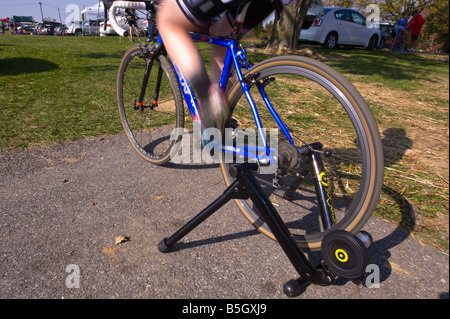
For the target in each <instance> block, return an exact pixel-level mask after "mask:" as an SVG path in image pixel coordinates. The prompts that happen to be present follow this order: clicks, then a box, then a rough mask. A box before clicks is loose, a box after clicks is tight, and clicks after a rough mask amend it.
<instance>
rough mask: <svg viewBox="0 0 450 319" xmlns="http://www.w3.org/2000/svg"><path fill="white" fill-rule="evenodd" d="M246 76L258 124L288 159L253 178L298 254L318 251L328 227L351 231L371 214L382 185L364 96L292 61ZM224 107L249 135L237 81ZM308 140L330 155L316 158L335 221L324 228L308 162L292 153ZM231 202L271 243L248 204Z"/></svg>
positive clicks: (300, 60) (309, 63) (333, 76)
mask: <svg viewBox="0 0 450 319" xmlns="http://www.w3.org/2000/svg"><path fill="white" fill-rule="evenodd" d="M246 76H247V77H248V78H249V77H250V76H251V78H254V79H255V81H254V82H253V86H252V88H251V89H250V92H251V94H252V97H253V99H254V100H255V103H256V106H257V108H258V113H259V116H260V119H261V122H262V126H263V127H264V128H266V129H267V130H268V129H269V128H278V145H277V146H278V152H279V153H280V152H283V153H284V154H286V155H287V156H285V158H286V157H288V158H289V161H288V162H287V163H284V164H283V165H282V164H280V165H279V166H278V170H277V171H276V173H272V174H256V175H255V177H256V179H257V180H258V182H259V183H260V185H261V187H262V188H263V190H264V192H265V193H266V196H267V197H268V198H269V199H270V201H271V202H272V203H273V205H274V206H275V208H276V210H277V211H278V213H279V214H280V216H281V218H282V219H283V220H284V222H285V223H286V226H288V228H289V230H290V231H291V233H292V234H293V237H294V239H295V240H296V242H297V243H298V244H299V246H300V247H302V248H303V249H309V250H320V249H321V243H322V240H323V238H324V236H325V235H326V234H327V233H329V232H330V231H332V230H336V229H343V230H346V231H348V232H352V233H357V232H358V231H359V230H360V229H361V228H362V227H363V226H364V224H365V223H366V222H367V220H368V219H369V217H370V216H371V214H372V212H373V211H374V209H375V207H376V204H377V202H378V199H379V195H380V191H381V186H382V181H383V151H382V145H381V139H380V135H379V132H378V127H377V125H376V123H375V120H374V118H373V116H372V114H371V112H370V110H369V108H368V106H367V104H366V103H365V101H364V99H363V98H362V97H361V95H360V94H359V93H358V92H357V91H356V89H355V88H354V87H353V86H352V85H351V84H350V83H349V82H348V81H347V80H346V79H345V78H344V77H343V76H342V75H340V74H339V73H337V72H336V71H335V70H333V69H331V68H329V67H328V66H326V65H325V64H323V63H320V62H318V61H315V60H312V59H308V58H304V57H299V56H288V57H286V56H285V57H279V58H272V59H269V60H266V61H263V62H261V63H260V64H258V65H256V66H254V67H253V68H252V69H250V70H249V71H248V72H247V73H246ZM249 82H250V81H249ZM256 83H265V88H264V91H265V92H266V94H267V96H268V97H269V99H270V102H271V103H272V105H273V107H274V109H275V111H276V112H277V114H278V115H279V117H280V118H281V119H282V122H283V123H284V124H285V125H286V126H287V128H288V130H289V132H290V135H291V136H292V140H291V141H290V140H289V139H288V137H287V136H284V134H283V133H282V131H281V130H280V128H279V126H278V124H277V122H276V121H275V120H274V117H273V116H272V114H271V113H270V112H269V111H268V110H267V107H266V105H265V101H264V99H263V98H261V95H260V94H259V91H258V88H257V87H256V86H257V85H255V84H256ZM228 103H229V105H230V107H231V109H232V110H233V118H234V119H238V121H239V122H240V124H241V127H240V128H239V129H240V130H243V131H247V132H248V131H253V132H255V131H257V130H256V127H253V126H252V125H253V124H252V123H254V122H255V121H254V120H253V119H252V112H251V111H250V109H249V107H248V102H247V100H246V98H245V95H244V94H243V90H242V88H241V86H240V84H239V83H237V84H236V85H235V86H234V87H233V88H232V89H231V90H230V92H229V94H228ZM267 139H268V140H269V138H267ZM316 142H319V143H321V144H323V146H324V147H323V150H324V153H323V154H322V155H326V154H328V155H329V154H330V153H331V156H329V157H327V156H322V159H323V162H324V166H325V170H326V177H327V178H328V182H327V184H328V186H327V187H328V189H329V190H330V191H329V193H328V194H327V195H326V196H328V197H329V198H330V200H332V201H333V203H334V211H335V215H336V219H337V222H336V224H335V225H334V226H333V227H331V228H329V229H324V227H323V225H322V220H321V217H320V212H319V209H318V206H319V202H318V199H317V196H316V190H315V186H314V185H315V180H314V179H313V178H314V172H313V171H312V170H311V165H310V163H308V159H307V158H305V157H304V156H302V155H300V154H299V155H298V156H296V155H297V154H295V152H296V151H298V150H299V149H300V148H301V147H303V149H304V146H305V145H306V144H308V145H312V144H313V143H316ZM270 147H275V145H270ZM230 165H231V164H230V163H226V162H225V163H222V164H221V167H222V173H223V175H224V179H225V182H226V184H227V185H230V184H231V183H232V182H233V178H232V177H231V175H230V173H229V166H230ZM321 182H326V180H321ZM297 185H298V186H297ZM287 194H289V195H290V196H286V195H287ZM236 203H237V205H238V207H239V208H240V210H241V211H242V212H243V214H244V215H245V217H247V218H248V219H249V221H250V222H251V223H252V224H253V225H254V226H255V227H256V228H258V229H259V230H260V231H261V232H263V233H264V234H266V235H267V236H269V237H271V238H273V239H274V236H273V234H272V233H271V231H270V229H269V228H268V226H267V224H266V223H265V222H264V220H263V219H262V218H261V216H260V214H259V212H258V210H257V209H256V208H255V207H254V206H253V203H252V202H251V201H249V200H244V199H237V200H236Z"/></svg>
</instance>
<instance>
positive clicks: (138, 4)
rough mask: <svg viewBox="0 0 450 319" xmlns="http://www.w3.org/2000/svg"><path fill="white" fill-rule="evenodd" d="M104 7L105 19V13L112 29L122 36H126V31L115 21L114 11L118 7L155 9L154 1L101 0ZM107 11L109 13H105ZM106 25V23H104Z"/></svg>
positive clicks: (153, 10)
mask: <svg viewBox="0 0 450 319" xmlns="http://www.w3.org/2000/svg"><path fill="white" fill-rule="evenodd" d="M102 1H103V5H104V8H105V21H106V20H107V17H106V16H107V15H108V16H109V22H110V23H111V26H112V27H113V29H114V30H115V31H116V32H117V34H119V35H120V36H122V37H127V36H128V35H129V34H128V31H127V30H125V29H123V28H122V27H121V26H119V24H118V23H117V21H116V11H117V9H119V8H122V9H138V10H149V11H152V12H155V11H156V4H155V1H111V0H102ZM108 11H109V14H108V13H107V12H108ZM105 25H106V23H105Z"/></svg>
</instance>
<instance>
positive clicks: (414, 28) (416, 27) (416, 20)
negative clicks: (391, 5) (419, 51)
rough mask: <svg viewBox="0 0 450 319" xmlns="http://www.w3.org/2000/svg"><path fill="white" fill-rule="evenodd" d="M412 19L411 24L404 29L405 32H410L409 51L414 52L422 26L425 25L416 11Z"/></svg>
mask: <svg viewBox="0 0 450 319" xmlns="http://www.w3.org/2000/svg"><path fill="white" fill-rule="evenodd" d="M412 15H413V19H412V21H411V23H410V24H409V25H408V26H407V27H406V30H411V51H413V52H415V51H416V48H417V39H418V38H419V34H420V32H421V31H422V26H423V24H424V23H425V19H424V18H423V17H422V15H421V14H420V13H419V11H418V10H414V11H413V13H412Z"/></svg>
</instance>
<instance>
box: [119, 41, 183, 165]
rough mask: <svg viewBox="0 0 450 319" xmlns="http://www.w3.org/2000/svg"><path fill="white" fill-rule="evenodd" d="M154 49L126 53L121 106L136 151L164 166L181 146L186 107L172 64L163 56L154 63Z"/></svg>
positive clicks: (140, 48)
mask: <svg viewBox="0 0 450 319" xmlns="http://www.w3.org/2000/svg"><path fill="white" fill-rule="evenodd" d="M150 49H151V47H149V46H148V45H143V44H137V45H135V46H133V47H131V48H130V49H129V50H128V51H127V52H126V53H125V55H124V57H123V58H122V62H121V63H120V67H119V73H118V76H117V103H118V107H119V114H120V120H121V122H122V125H123V128H124V130H125V133H126V135H127V137H128V139H129V140H130V142H131V145H132V146H133V147H134V149H135V150H136V152H138V154H139V155H141V156H142V157H143V158H144V159H146V160H147V161H149V162H151V163H153V164H157V165H162V164H164V163H167V162H168V161H169V160H170V159H171V156H172V154H174V152H175V151H176V145H178V144H179V143H176V142H177V141H178V139H177V138H175V135H174V133H175V132H176V131H175V129H181V128H183V127H184V108H183V99H182V96H181V91H180V87H179V85H178V82H177V80H176V77H175V74H174V71H173V68H172V66H171V64H170V63H169V61H168V60H167V59H166V57H164V56H163V55H158V56H156V57H155V59H154V60H153V61H150V51H149V50H150ZM176 134H177V135H178V133H176Z"/></svg>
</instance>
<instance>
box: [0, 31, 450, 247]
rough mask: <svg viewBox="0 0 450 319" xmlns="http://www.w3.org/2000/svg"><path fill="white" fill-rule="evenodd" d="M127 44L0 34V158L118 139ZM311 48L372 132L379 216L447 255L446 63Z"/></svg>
mask: <svg viewBox="0 0 450 319" xmlns="http://www.w3.org/2000/svg"><path fill="white" fill-rule="evenodd" d="M131 45H132V43H131V42H130V41H129V40H128V39H122V40H120V38H118V37H52V36H49V37H45V36H27V35H9V34H5V35H0V105H1V110H2V111H1V112H0V123H1V125H0V151H8V150H17V149H24V148H27V147H32V146H39V145H48V144H51V143H56V142H61V141H65V140H75V139H80V138H85V137H89V136H96V135H108V134H117V133H121V132H123V130H122V126H121V124H120V120H119V116H118V111H117V106H116V98H115V85H116V75H117V69H118V66H119V63H120V59H121V57H122V55H123V53H124V52H125V51H126V50H127V49H128V48H129V47H130V46H131ZM199 48H200V49H201V52H202V54H203V55H204V57H205V58H207V47H206V46H205V45H200V46H199ZM311 49H312V54H313V57H315V58H317V59H320V60H322V61H323V62H325V63H327V64H329V65H331V66H332V67H334V68H336V69H337V70H338V71H339V72H341V73H343V74H344V75H345V76H346V77H347V78H349V80H350V81H351V82H352V83H354V85H355V86H356V87H357V88H358V90H359V91H360V92H361V94H362V95H363V96H364V98H365V99H366V101H367V102H368V104H369V106H370V107H371V109H372V112H373V113H374V115H375V117H376V120H377V122H378V124H379V127H380V132H381V134H382V138H383V146H384V151H385V161H386V171H385V182H384V188H383V194H382V197H381V201H380V204H379V206H378V209H377V214H378V216H380V217H382V218H386V219H388V220H391V221H393V222H399V221H400V222H399V223H400V226H401V227H402V228H403V229H405V230H406V231H409V232H411V234H413V236H415V237H416V238H418V239H419V240H423V241H424V242H427V243H431V244H433V245H435V246H437V247H439V248H440V249H443V250H446V251H448V223H449V221H448V211H449V205H448V202H449V195H448V180H449V177H448V164H449V162H448V153H449V149H448V137H449V136H448V134H449V133H448V132H449V127H448V122H449V115H448V114H449V98H448V96H449V63H448V60H449V58H448V55H447V56H445V55H430V54H410V53H402V54H401V53H393V52H389V51H386V50H383V51H379V50H377V51H368V50H364V49H346V48H343V49H340V50H335V51H326V50H323V49H320V48H319V47H311ZM299 53H300V54H305V52H302V51H300V52H299ZM307 54H311V51H308V52H307ZM249 56H250V58H251V59H252V60H253V61H254V62H259V61H262V60H263V59H265V58H268V57H270V56H271V55H269V54H267V53H264V52H262V51H259V50H258V51H257V52H255V51H251V52H249ZM294 115H295V114H294ZM294 115H293V118H295V116H294Z"/></svg>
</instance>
